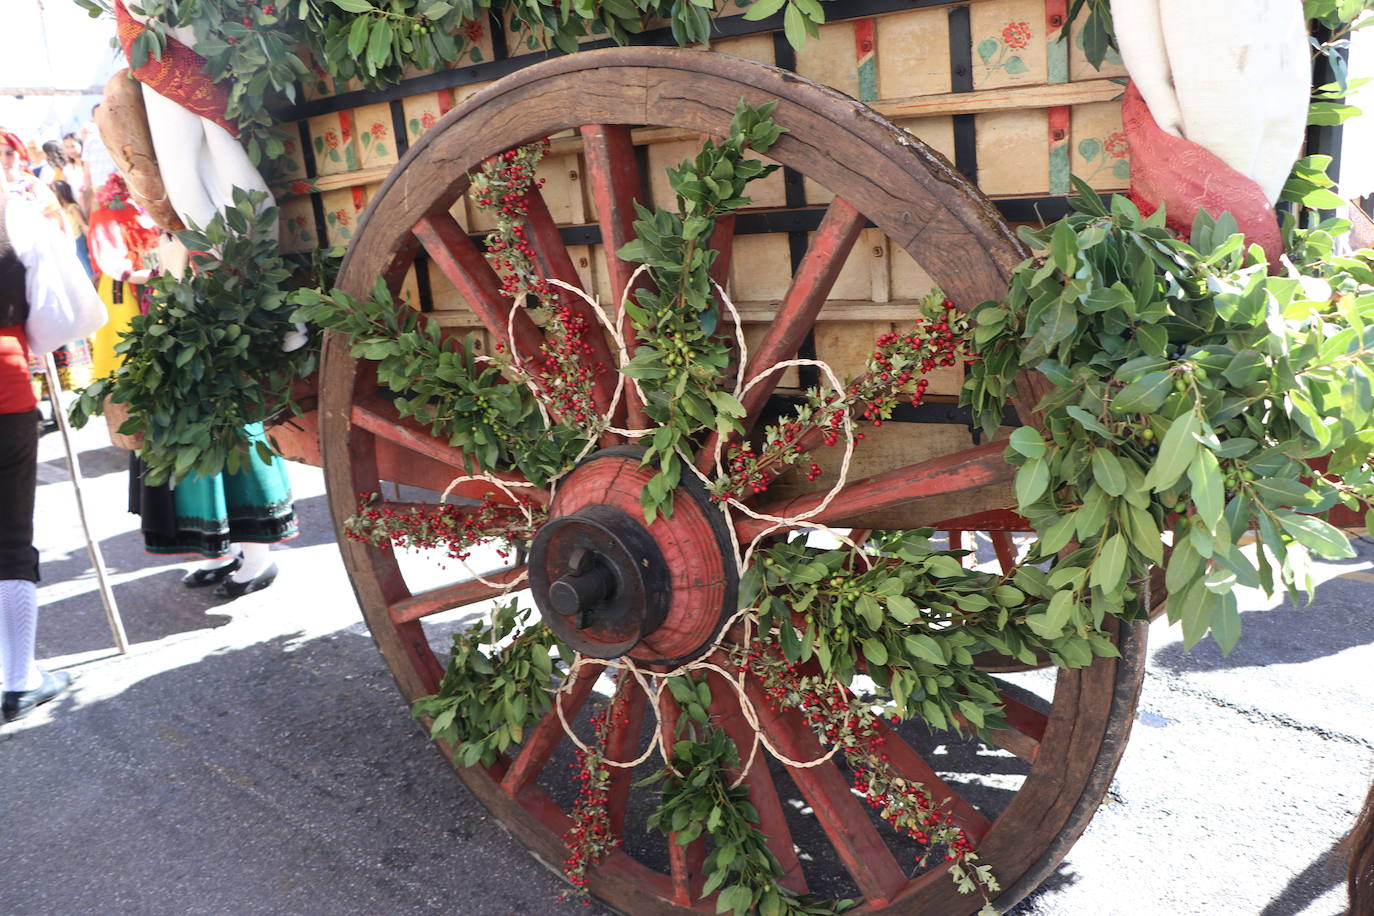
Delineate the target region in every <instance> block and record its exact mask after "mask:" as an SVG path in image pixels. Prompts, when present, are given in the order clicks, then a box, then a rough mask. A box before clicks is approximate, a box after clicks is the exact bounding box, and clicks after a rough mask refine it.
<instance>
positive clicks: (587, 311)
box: [525, 189, 616, 410]
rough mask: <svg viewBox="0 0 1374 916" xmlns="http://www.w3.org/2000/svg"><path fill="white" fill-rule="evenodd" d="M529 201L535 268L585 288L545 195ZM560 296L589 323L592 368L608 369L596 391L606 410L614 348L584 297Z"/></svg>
mask: <svg viewBox="0 0 1374 916" xmlns="http://www.w3.org/2000/svg"><path fill="white" fill-rule="evenodd" d="M525 200H526V202H527V205H528V208H529V209H528V212H527V213H526V215H525V231H526V232H527V233H528V236H529V241H530V246H531V247H532V248H533V249H534V261H535V265H536V266H537V267H538V269H539V270H540V271H541V272H542V273H543V275H544V276H545V277H548V278H549V279H551V280H561V281H563V282H564V283H567V284H569V285H570V286H576V287H581V285H582V281H581V280H580V279H579V277H578V274H577V268H576V267H575V266H573V261H572V255H570V254H568V247H567V246H566V245H564V244H563V237H562V236H561V235H559V233H558V224H557V223H555V222H554V221H553V214H551V213H550V212H549V205H548V203H547V202H546V201H545V200H544V195H543V194H541V193H539V191H538V189H534V190H531V191H530V192H529V194H527V195H526V197H525ZM558 295H559V299H560V301H562V302H563V303H565V304H566V305H567V306H568V310H569V311H570V312H572V314H574V315H576V316H578V317H580V318H581V319H582V320H583V322H585V327H586V329H587V331H586V341H587V344H588V346H590V347H591V357H590V361H591V363H592V366H593V367H594V366H595V365H596V364H598V363H599V364H601V365H602V366H604V367H605V371H604V372H599V373H597V375H596V381H595V386H594V388H593V392H592V393H593V395H594V397H595V399H596V405H597V407H598V408H599V409H601V410H605V409H606V408H607V407H609V406H610V403H611V395H612V394H613V393H614V392H615V381H616V361H615V358H614V357H613V356H612V354H611V348H610V346H609V345H608V344H607V343H606V335H605V333H603V331H602V326H601V319H599V318H597V317H596V315H595V314H593V312H592V309H591V306H589V305H587V303H586V302H584V301H583V300H582V297H580V296H577V295H574V294H573V293H570V292H568V291H566V290H562V289H560V290H559V291H558Z"/></svg>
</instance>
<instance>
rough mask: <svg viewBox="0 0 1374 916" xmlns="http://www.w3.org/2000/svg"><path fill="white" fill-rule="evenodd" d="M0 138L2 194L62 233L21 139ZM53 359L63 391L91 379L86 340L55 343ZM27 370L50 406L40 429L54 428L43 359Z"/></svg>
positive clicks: (56, 406) (58, 214)
mask: <svg viewBox="0 0 1374 916" xmlns="http://www.w3.org/2000/svg"><path fill="white" fill-rule="evenodd" d="M0 139H3V140H4V143H3V144H0V165H3V171H4V181H5V196H6V197H9V198H12V199H15V200H22V201H26V202H28V203H32V204H34V205H36V206H37V207H39V208H40V212H41V214H42V215H43V216H44V217H46V218H47V220H48V221H49V222H51V224H52V225H53V226H55V227H56V228H57V229H59V230H60V231H61V232H62V233H63V234H64V235H65V234H66V232H67V220H66V219H65V218H64V216H63V212H62V206H61V204H60V203H59V202H58V200H57V196H56V195H55V194H54V193H53V191H52V189H50V188H49V187H48V186H47V185H45V184H44V183H43V182H41V181H39V180H38V178H37V177H36V176H35V175H34V174H33V173H32V172H30V171H29V170H28V169H27V151H25V154H24V157H23V158H22V159H21V158H20V156H19V152H20V151H21V150H23V144H22V142H21V141H20V140H19V138H18V137H16V136H14V135H13V134H3V135H0ZM73 251H75V249H74V248H73ZM87 279H89V275H87ZM53 362H54V363H55V364H56V365H57V374H58V378H59V380H60V381H61V383H62V390H63V391H73V390H75V389H77V388H84V387H85V386H87V385H89V384H90V383H91V378H92V376H91V362H92V361H91V350H90V346H89V344H87V342H86V341H85V340H73V341H71V342H70V343H68V344H66V345H64V346H61V347H58V348H57V349H56V350H54V351H53ZM29 374H30V376H31V379H32V385H33V387H34V391H35V392H36V393H37V394H38V395H39V396H40V397H42V398H43V399H44V400H46V401H47V402H48V404H49V408H50V416H49V417H48V418H46V419H45V420H44V421H43V424H42V429H43V431H44V432H50V431H52V430H54V429H57V411H59V410H61V409H62V408H61V406H60V401H59V400H58V399H55V398H53V397H52V396H51V395H50V394H49V392H48V382H47V377H46V374H45V373H44V371H43V361H42V359H41V358H39V357H38V356H36V355H35V356H33V357H32V358H31V359H30V361H29Z"/></svg>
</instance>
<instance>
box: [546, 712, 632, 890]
mask: <svg viewBox="0 0 1374 916" xmlns="http://www.w3.org/2000/svg"><path fill="white" fill-rule="evenodd" d="M622 693H623V692H622V691H617V693H616V696H615V698H614V699H612V701H611V704H610V706H609V707H608V708H607V709H605V710H604V711H602V712H599V713H595V714H593V715H592V716H591V718H590V719H589V720H588V721H589V722H590V723H591V726H592V730H593V731H594V732H595V734H596V740H595V741H594V742H593V743H592V744H591V745H589V746H588V749H587V750H583V749H581V748H578V749H577V760H576V761H575V762H574V763H570V764H568V766H569V767H571V768H572V769H575V770H577V781H578V790H577V801H576V802H575V803H574V805H573V811H572V827H570V828H569V829H568V832H567V833H565V834H563V842H564V843H565V844H566V845H567V847H568V857H567V858H566V859H564V860H563V874H564V875H566V876H567V879H568V881H570V882H571V883H572V889H571V890H566V891H564V892H563V893H562V894H560V895H559V896H560V897H562V898H563V899H565V900H566V899H569V898H573V897H576V898H579V899H581V901H582V902H583V903H584V904H590V903H591V899H590V897H589V896H588V895H587V873H588V872H590V871H591V870H592V869H593V868H595V867H596V866H597V865H598V864H599V863H600V862H601V860H603V859H605V858H606V856H607V855H609V854H610V852H611V850H613V849H615V848H616V847H617V846H619V845H620V843H621V838H620V837H618V836H616V835H615V831H613V830H612V829H611V817H610V812H609V811H608V809H607V802H608V801H609V800H610V787H611V767H610V766H609V765H608V764H607V763H606V741H607V739H608V738H609V737H610V735H611V732H612V731H614V730H615V729H618V728H628V727H629V721H630V720H629V716H628V715H627V714H626V712H625V703H624V701H623V700H622V699H621V697H622Z"/></svg>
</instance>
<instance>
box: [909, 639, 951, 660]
mask: <svg viewBox="0 0 1374 916" xmlns="http://www.w3.org/2000/svg"><path fill="white" fill-rule="evenodd" d="M903 642H904V643H905V645H906V647H907V650H908V651H910V652H911V654H912V655H915V656H916V657H917V658H922V659H925V660H926V661H928V662H930V663H931V664H933V665H944V664H946V660H945V653H944V652H942V651H940V644H939V643H938V642H936V641H935V639H934V638H932V637H930V636H927V635H926V634H924V633H912V634H911V635H909V636H907V637H906V639H904V640H903Z"/></svg>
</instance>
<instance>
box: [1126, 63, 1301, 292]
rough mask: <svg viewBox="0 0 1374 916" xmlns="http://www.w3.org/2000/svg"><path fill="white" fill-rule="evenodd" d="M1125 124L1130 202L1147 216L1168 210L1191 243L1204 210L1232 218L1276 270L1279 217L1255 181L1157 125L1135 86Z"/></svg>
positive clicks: (1130, 89)
mask: <svg viewBox="0 0 1374 916" xmlns="http://www.w3.org/2000/svg"><path fill="white" fill-rule="evenodd" d="M1121 123H1122V126H1123V127H1124V129H1125V131H1126V139H1127V141H1128V142H1129V143H1130V144H1131V193H1130V197H1131V200H1132V201H1134V202H1135V204H1136V206H1138V207H1139V208H1140V211H1141V212H1142V213H1144V214H1146V215H1147V216H1148V215H1149V214H1151V213H1153V212H1154V211H1155V210H1157V209H1159V208H1160V206H1163V207H1164V213H1165V220H1166V222H1167V223H1168V225H1169V228H1170V229H1173V230H1174V231H1175V232H1178V233H1180V234H1181V235H1182V236H1183V237H1184V238H1187V236H1188V233H1189V232H1190V231H1191V230H1192V227H1193V218H1194V217H1196V216H1197V212H1198V211H1199V210H1205V211H1207V213H1209V214H1211V215H1212V216H1213V217H1216V216H1220V215H1221V214H1222V213H1226V212H1229V213H1230V214H1231V215H1232V216H1233V217H1235V220H1236V225H1237V226H1239V227H1240V231H1241V232H1243V233H1244V234H1245V237H1246V238H1247V239H1248V240H1249V241H1251V242H1255V243H1258V244H1259V245H1260V247H1262V248H1263V249H1264V253H1265V254H1266V255H1267V256H1268V258H1269V263H1270V264H1271V265H1274V266H1275V267H1277V265H1278V259H1279V256H1280V255H1281V254H1283V238H1282V236H1280V234H1279V223H1278V217H1277V216H1276V215H1275V213H1274V207H1273V206H1272V205H1271V204H1270V203H1269V198H1268V197H1266V196H1265V194H1264V191H1262V190H1261V189H1260V186H1259V185H1258V184H1257V183H1256V182H1255V181H1254V180H1253V179H1251V178H1247V177H1246V176H1244V175H1242V174H1241V173H1240V172H1237V171H1236V170H1235V169H1233V168H1231V167H1230V166H1229V165H1227V164H1226V163H1224V162H1222V161H1221V160H1220V159H1219V158H1217V156H1216V155H1215V154H1213V153H1212V152H1210V151H1208V150H1207V149H1205V148H1203V147H1201V146H1199V145H1198V144H1196V143H1193V142H1192V141H1190V140H1185V139H1183V138H1181V137H1175V136H1174V135H1172V134H1169V133H1166V132H1165V131H1164V130H1162V129H1161V128H1160V126H1159V125H1158V124H1156V123H1155V119H1154V117H1153V116H1152V115H1151V114H1150V109H1149V107H1148V106H1147V105H1146V104H1145V100H1144V99H1143V98H1142V97H1141V95H1140V91H1139V90H1138V89H1136V87H1135V84H1134V83H1129V84H1128V85H1127V86H1126V97H1125V99H1124V100H1123V101H1122V103H1121Z"/></svg>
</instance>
